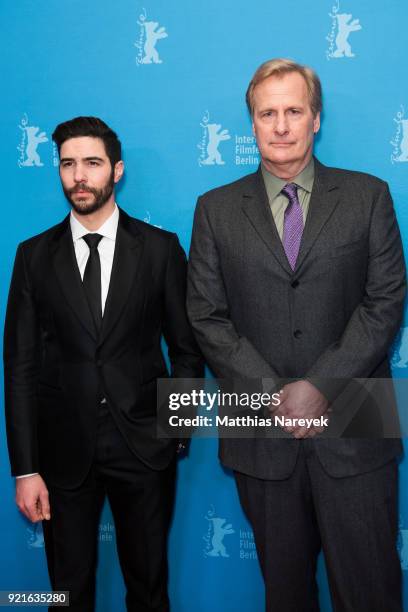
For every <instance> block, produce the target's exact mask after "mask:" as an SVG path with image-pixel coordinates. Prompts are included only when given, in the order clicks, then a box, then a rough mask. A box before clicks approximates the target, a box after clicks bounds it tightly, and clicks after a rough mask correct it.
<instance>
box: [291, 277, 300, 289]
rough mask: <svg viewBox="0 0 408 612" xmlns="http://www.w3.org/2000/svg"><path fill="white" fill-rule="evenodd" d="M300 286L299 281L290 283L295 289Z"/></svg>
mask: <svg viewBox="0 0 408 612" xmlns="http://www.w3.org/2000/svg"><path fill="white" fill-rule="evenodd" d="M298 285H299V281H298V280H297V279H296V280H294V281H292V282H291V283H290V286H291V287H293V289H296V287H297V286H298Z"/></svg>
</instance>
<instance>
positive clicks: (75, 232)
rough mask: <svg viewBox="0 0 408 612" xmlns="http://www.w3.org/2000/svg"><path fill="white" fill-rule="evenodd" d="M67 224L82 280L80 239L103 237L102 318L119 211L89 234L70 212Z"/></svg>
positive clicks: (86, 253)
mask: <svg viewBox="0 0 408 612" xmlns="http://www.w3.org/2000/svg"><path fill="white" fill-rule="evenodd" d="M69 222H70V225H71V233H72V240H73V242H74V249H75V256H76V260H77V263H78V268H79V272H80V274H81V278H82V279H83V278H84V272H85V266H86V262H87V261H88V257H89V246H88V245H87V244H86V242H85V240H83V239H82V237H83V236H85V234H100V235H101V236H103V238H102V240H101V241H100V243H99V244H98V251H99V259H100V260H101V285H102V287H101V291H102V295H101V300H102V316H103V313H104V311H105V304H106V297H107V295H108V290H109V282H110V277H111V272H112V264H113V255H114V253H115V242H116V234H117V231H118V223H119V209H118V207H117V205H116V204H115V210H114V211H113V213H112V214H111V216H110V217H109V219H106V221H105V223H104V224H103V225H101V227H100V228H99V229H98V230H95V231H94V232H90V231H89V230H88V229H86V227H84V226H83V225H82V223H80V222H79V221H78V219H77V218H76V217H74V215H73V214H72V212H71V217H70V219H69ZM37 473H38V472H34V473H33V474H22V475H21V476H17V478H27V477H28V476H35V475H36V474H37Z"/></svg>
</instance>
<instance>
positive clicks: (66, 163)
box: [61, 161, 72, 168]
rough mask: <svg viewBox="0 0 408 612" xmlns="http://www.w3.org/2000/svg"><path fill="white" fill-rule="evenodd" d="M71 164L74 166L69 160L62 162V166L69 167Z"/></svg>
mask: <svg viewBox="0 0 408 612" xmlns="http://www.w3.org/2000/svg"><path fill="white" fill-rule="evenodd" d="M69 166H72V162H68V161H67V162H63V163H62V164H61V167H62V168H69Z"/></svg>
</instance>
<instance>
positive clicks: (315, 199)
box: [295, 159, 339, 272]
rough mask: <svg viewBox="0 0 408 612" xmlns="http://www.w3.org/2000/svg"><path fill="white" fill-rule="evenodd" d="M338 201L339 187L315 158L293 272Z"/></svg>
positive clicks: (297, 269) (331, 175)
mask: <svg viewBox="0 0 408 612" xmlns="http://www.w3.org/2000/svg"><path fill="white" fill-rule="evenodd" d="M338 201H339V189H338V185H337V182H336V180H335V178H334V175H333V173H331V172H330V169H329V168H326V166H323V164H321V163H319V162H318V161H317V159H315V179H314V183H313V190H312V193H311V196H310V203H309V212H308V215H307V219H306V224H305V228H304V231H303V236H302V241H301V243H300V250H299V255H298V258H297V262H296V268H295V272H298V271H299V270H300V268H301V266H302V265H303V262H304V261H305V259H306V258H307V256H308V254H309V253H310V250H311V249H312V247H313V245H314V243H315V242H316V240H317V238H318V236H319V234H320V232H321V231H322V229H323V227H324V226H325V224H326V223H327V221H328V220H329V218H330V216H331V215H332V213H333V211H334V209H335V208H336V206H337V204H338Z"/></svg>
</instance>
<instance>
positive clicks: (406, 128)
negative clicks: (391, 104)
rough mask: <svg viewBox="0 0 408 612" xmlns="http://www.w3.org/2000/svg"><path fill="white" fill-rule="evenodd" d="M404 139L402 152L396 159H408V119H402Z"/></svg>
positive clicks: (401, 144) (401, 160)
mask: <svg viewBox="0 0 408 612" xmlns="http://www.w3.org/2000/svg"><path fill="white" fill-rule="evenodd" d="M400 125H401V129H402V139H401V143H400V154H399V156H398V157H397V158H396V159H395V161H399V162H406V161H408V119H401V121H400Z"/></svg>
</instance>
